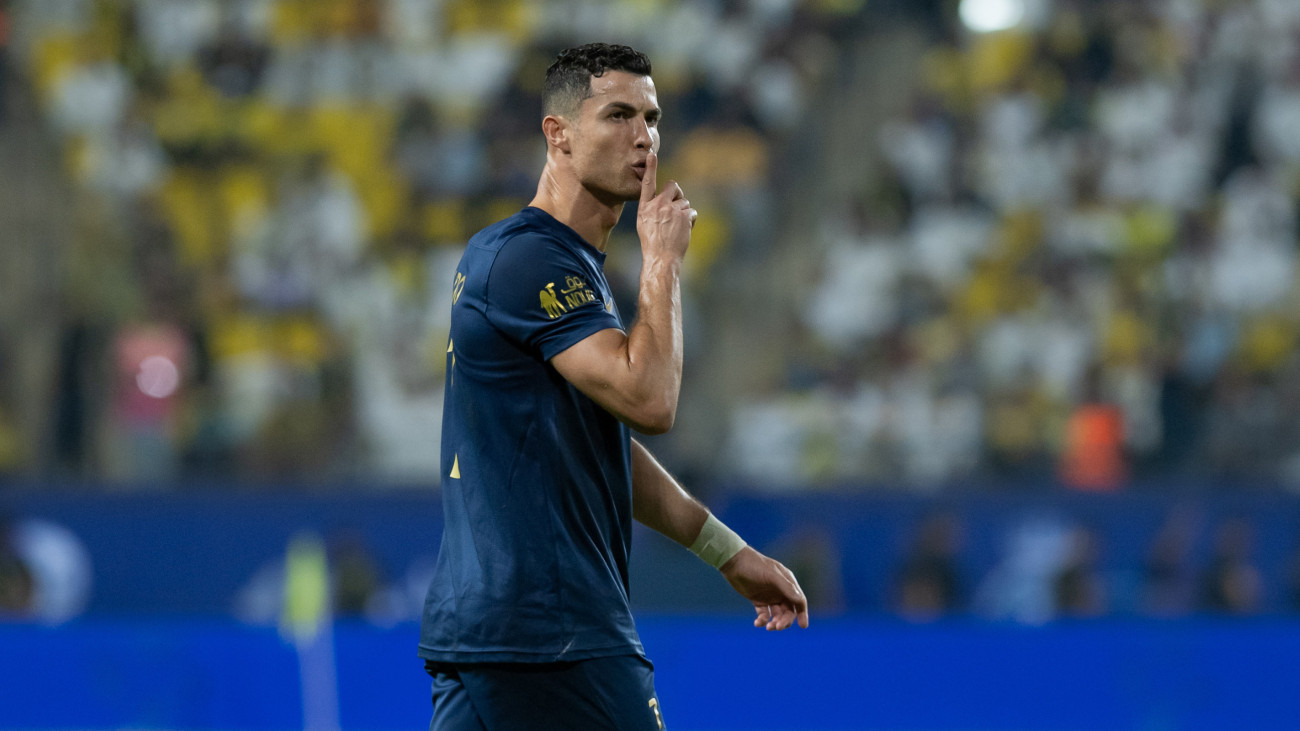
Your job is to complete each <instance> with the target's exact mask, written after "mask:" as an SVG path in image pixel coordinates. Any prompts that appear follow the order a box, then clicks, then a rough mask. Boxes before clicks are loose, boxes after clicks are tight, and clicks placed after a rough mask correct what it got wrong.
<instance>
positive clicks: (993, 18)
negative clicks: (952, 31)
mask: <svg viewBox="0 0 1300 731" xmlns="http://www.w3.org/2000/svg"><path fill="white" fill-rule="evenodd" d="M957 13H958V15H960V16H961V22H962V23H963V24H965V26H966V27H967V28H969V29H970V30H972V31H974V32H976V33H994V32H997V31H1000V30H1007V29H1009V28H1014V27H1016V26H1017V25H1019V24H1020V21H1021V20H1023V19H1024V17H1025V2H1024V0H961V6H960V7H959V8H958V9H957Z"/></svg>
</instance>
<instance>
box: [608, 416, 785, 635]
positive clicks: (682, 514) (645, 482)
mask: <svg viewBox="0 0 1300 731" xmlns="http://www.w3.org/2000/svg"><path fill="white" fill-rule="evenodd" d="M632 517H634V518H636V519H637V521H639V522H641V523H643V524H645V525H646V526H648V527H650V528H653V529H655V530H656V531H659V532H660V533H662V534H664V535H665V536H668V537H669V538H671V539H673V540H674V541H676V542H677V543H680V544H681V545H683V546H685V547H686V548H688V549H690V550H691V552H692V553H694V554H695V555H697V556H699V557H700V558H701V559H703V560H704V561H706V562H708V563H710V564H712V565H713V566H714V568H717V569H718V570H719V571H720V572H722V575H723V577H725V578H726V579H727V582H728V583H729V584H731V588H733V589H735V590H736V592H737V593H739V594H740V595H741V596H743V597H745V598H746V599H748V600H749V601H750V602H751V603H752V604H753V605H754V611H755V613H756V614H757V616H756V617H755V618H754V626H755V627H764V628H766V629H769V630H782V629H785V628H787V627H789V626H790V625H792V624H794V623H795V622H798V623H799V626H800V627H807V626H808V600H807V598H805V597H804V594H803V590H802V589H800V588H799V581H798V580H797V579H796V578H795V576H794V574H793V573H791V572H790V570H789V569H787V568H786V567H785V566H783V565H782V564H781V563H780V562H779V561H776V560H774V559H771V558H768V557H767V556H764V555H763V554H761V553H759V552H758V551H755V550H754V549H753V548H752V547H750V546H748V545H746V544H745V542H744V541H743V540H741V539H740V537H739V536H737V535H736V534H735V533H734V532H733V531H731V529H729V528H727V527H726V526H725V525H723V524H722V523H721V521H719V520H718V519H717V518H716V517H714V516H713V515H712V513H710V512H709V509H708V508H706V507H704V505H703V504H702V503H700V501H698V500H696V499H695V498H694V497H691V495H690V494H689V493H688V492H686V490H685V489H683V488H682V486H681V484H680V483H678V482H677V480H676V479H674V478H673V476H672V475H671V474H669V473H668V470H665V469H664V468H663V466H662V465H660V464H659V462H658V461H657V460H656V459H655V458H654V456H653V455H651V454H650V451H649V450H647V449H646V448H645V446H643V445H642V444H641V443H640V442H638V441H636V440H635V439H633V440H632Z"/></svg>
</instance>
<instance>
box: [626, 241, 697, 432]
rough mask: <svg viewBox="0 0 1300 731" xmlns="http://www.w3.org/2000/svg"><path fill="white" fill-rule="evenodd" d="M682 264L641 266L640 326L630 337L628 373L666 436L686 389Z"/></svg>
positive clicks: (658, 261) (667, 260)
mask: <svg viewBox="0 0 1300 731" xmlns="http://www.w3.org/2000/svg"><path fill="white" fill-rule="evenodd" d="M680 275H681V259H676V258H672V257H659V258H653V259H647V260H645V261H644V263H643V264H642V271H641V282H640V289H639V291H638V296H637V320H636V322H635V323H634V324H633V325H632V328H631V330H629V331H628V335H627V367H628V370H629V371H630V373H631V375H632V376H633V378H634V379H635V382H636V384H637V389H636V390H637V391H638V392H639V393H640V396H641V398H642V399H643V401H644V402H645V403H646V404H647V405H648V406H647V409H646V410H647V411H649V412H650V413H652V414H656V415H658V416H659V420H660V421H661V422H666V423H663V424H662V426H663V430H664V431H667V429H668V427H671V426H672V422H673V420H674V419H675V417H676V414H677V399H678V396H679V395H680V393H681V384H682V350H683V340H684V338H683V335H682V292H681V276H680Z"/></svg>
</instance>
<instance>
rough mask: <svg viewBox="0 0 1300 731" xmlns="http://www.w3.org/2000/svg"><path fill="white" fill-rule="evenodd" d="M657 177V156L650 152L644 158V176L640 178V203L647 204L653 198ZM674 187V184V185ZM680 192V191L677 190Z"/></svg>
mask: <svg viewBox="0 0 1300 731" xmlns="http://www.w3.org/2000/svg"><path fill="white" fill-rule="evenodd" d="M658 177H659V155H658V154H656V153H655V151H654V150H651V151H650V152H649V154H647V155H646V158H645V174H644V175H642V176H641V202H642V203H649V202H650V201H651V200H653V199H654V197H655V187H656V186H657V185H658V182H657V179H658ZM674 185H676V183H674ZM679 190H680V189H679Z"/></svg>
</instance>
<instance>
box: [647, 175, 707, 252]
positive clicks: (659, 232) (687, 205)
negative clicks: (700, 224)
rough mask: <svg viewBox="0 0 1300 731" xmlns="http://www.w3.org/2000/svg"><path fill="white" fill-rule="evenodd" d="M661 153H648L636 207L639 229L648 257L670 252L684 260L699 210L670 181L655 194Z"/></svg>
mask: <svg viewBox="0 0 1300 731" xmlns="http://www.w3.org/2000/svg"><path fill="white" fill-rule="evenodd" d="M658 174H659V155H658V154H656V153H655V152H654V150H651V151H650V153H649V154H648V155H647V156H646V161H645V173H644V174H643V175H642V176H641V203H640V205H639V206H638V207H637V214H636V232H637V235H638V236H640V237H641V250H642V252H643V254H644V255H646V256H647V257H650V256H656V255H667V256H669V257H671V258H674V259H681V258H682V257H683V256H685V255H686V247H687V246H689V245H690V243H691V229H692V228H694V227H695V217H696V216H698V215H699V213H698V212H697V211H696V210H695V209H694V208H691V202H690V201H688V200H686V195H685V194H684V193H682V188H681V186H679V185H678V184H677V182H676V181H673V180H670V181H668V184H667V185H665V186H664V189H663V192H661V193H659V194H657V195H656V194H655V187H656V186H657V185H658V183H657V178H658Z"/></svg>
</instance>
